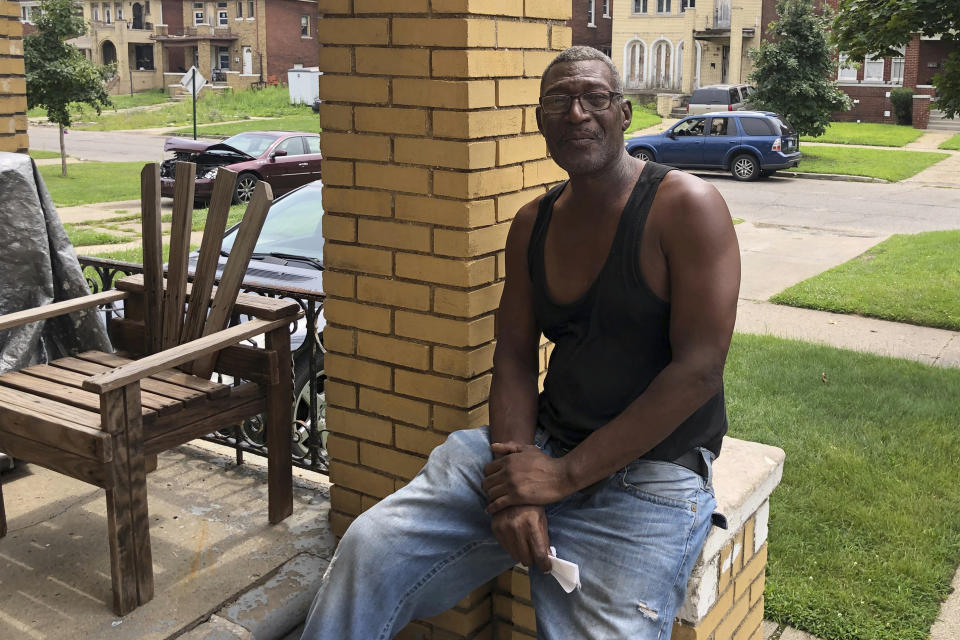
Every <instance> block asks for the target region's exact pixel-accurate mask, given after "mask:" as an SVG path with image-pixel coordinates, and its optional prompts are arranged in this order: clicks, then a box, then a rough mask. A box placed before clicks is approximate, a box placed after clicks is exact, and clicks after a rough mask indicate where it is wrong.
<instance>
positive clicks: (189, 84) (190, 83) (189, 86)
mask: <svg viewBox="0 0 960 640" xmlns="http://www.w3.org/2000/svg"><path fill="white" fill-rule="evenodd" d="M194 72H196V74H197V79H196V87H197V92H199V91H200V89H202V88H203V86H204V85H205V84H207V79H206V78H204V77H203V74H201V73H200V72H199V71H197V68H196V67H190V68H189V69H188V70H187V72H186V73H185V74H183V77H182V78H180V86H181V87H183V90H184V91H186V92H187V93H188V94H191V95H192V94H193V87H194V80H193V74H194Z"/></svg>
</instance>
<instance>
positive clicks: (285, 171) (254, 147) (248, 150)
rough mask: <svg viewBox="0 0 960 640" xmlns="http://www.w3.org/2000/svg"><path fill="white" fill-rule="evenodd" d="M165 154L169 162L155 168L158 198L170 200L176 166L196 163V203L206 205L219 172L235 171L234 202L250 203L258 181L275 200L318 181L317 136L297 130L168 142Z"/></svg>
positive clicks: (176, 139) (318, 138)
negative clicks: (169, 154) (168, 153)
mask: <svg viewBox="0 0 960 640" xmlns="http://www.w3.org/2000/svg"><path fill="white" fill-rule="evenodd" d="M163 150H164V151H172V152H173V154H174V157H173V158H172V159H170V160H166V161H164V162H163V164H162V165H160V194H161V195H164V196H169V197H173V178H174V171H175V164H176V162H178V161H187V162H195V163H196V164H197V182H196V189H195V191H194V198H195V199H196V200H209V199H210V195H211V193H212V192H213V179H214V178H215V177H216V176H217V170H218V169H219V168H220V167H226V168H228V169H230V170H232V171H236V172H237V174H238V175H237V188H236V192H235V193H234V196H233V200H234V202H236V203H240V202H249V201H250V197H251V196H252V195H253V190H254V188H255V187H256V186H257V181H258V180H263V181H265V182H267V183H268V184H269V185H270V186H271V187H272V188H273V194H274V196H279V195H281V194H284V193H286V192H287V191H291V190H293V189H296V188H297V187H299V186H301V185H305V184H307V183H308V182H313V181H314V180H317V179H319V178H320V161H321V156H320V136H319V135H318V134H316V133H304V132H300V131H247V132H245V133H238V134H237V135H235V136H232V137H230V138H227V139H226V140H224V141H223V142H212V141H203V140H188V139H187V138H167V141H166V143H165V144H164V145H163Z"/></svg>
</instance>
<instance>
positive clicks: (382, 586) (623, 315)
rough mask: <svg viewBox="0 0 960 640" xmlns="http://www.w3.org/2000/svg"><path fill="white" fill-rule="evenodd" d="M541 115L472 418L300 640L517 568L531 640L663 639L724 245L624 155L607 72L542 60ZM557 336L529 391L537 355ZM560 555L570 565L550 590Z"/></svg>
mask: <svg viewBox="0 0 960 640" xmlns="http://www.w3.org/2000/svg"><path fill="white" fill-rule="evenodd" d="M540 93H541V97H540V106H539V107H538V108H537V123H538V125H539V129H540V132H541V134H543V136H544V138H545V139H546V143H547V147H548V148H549V150H550V154H551V156H552V157H553V159H554V160H555V161H556V162H557V164H558V165H560V167H562V168H563V169H564V170H565V171H566V172H567V173H568V174H569V176H570V179H569V180H568V181H566V182H564V183H563V184H561V185H559V186H557V187H556V188H554V189H552V190H550V191H549V192H548V193H547V194H545V195H543V196H541V197H539V198H537V199H536V200H534V201H533V202H530V203H529V204H526V205H524V206H523V207H522V208H521V209H520V211H518V212H517V215H516V217H515V218H514V221H513V223H512V226H511V228H510V233H509V236H508V237H507V246H506V260H507V274H506V281H505V285H504V290H503V297H502V299H501V301H500V310H499V317H498V321H497V328H498V336H497V348H496V353H495V356H494V374H493V383H492V388H491V393H490V427H489V431H488V429H486V428H481V429H472V430H465V431H458V432H455V433H453V434H451V435H450V436H449V438H448V439H447V441H446V442H445V443H444V444H443V445H441V446H439V447H437V448H436V449H435V450H434V451H433V453H432V454H431V455H430V458H429V460H428V461H427V464H426V466H425V467H424V469H423V470H422V471H421V472H420V474H419V475H417V477H416V478H414V479H413V480H412V481H411V482H410V484H408V485H407V486H406V487H404V488H403V489H401V490H399V491H397V492H396V493H394V494H393V495H391V496H389V497H387V498H385V499H384V500H383V501H381V502H380V503H378V504H377V505H376V506H374V507H373V508H371V509H369V510H368V511H366V512H365V513H364V514H362V515H361V516H360V517H358V518H357V519H356V521H354V523H353V524H352V525H351V526H350V528H349V529H348V530H347V532H346V534H345V535H344V537H343V540H341V542H340V545H339V548H338V549H337V552H336V554H335V555H334V557H333V559H332V560H331V561H330V566H329V568H328V570H327V573H326V575H325V576H324V579H323V583H322V586H321V587H320V590H319V592H318V593H317V597H316V599H315V601H314V603H313V606H312V607H311V611H310V615H309V617H308V619H307V625H306V629H305V630H304V634H303V637H304V638H308V639H318V638H335V639H337V640H341V639H343V638H351V639H354V640H373V639H375V638H392V637H393V636H394V635H396V634H397V633H398V632H399V631H400V630H401V629H403V628H404V627H405V626H406V625H407V623H409V622H410V621H411V620H414V619H417V618H426V617H429V616H432V615H436V614H438V613H441V612H443V611H445V610H447V609H449V608H450V607H452V606H453V605H455V604H456V603H457V602H458V601H460V600H461V599H462V598H463V597H464V596H466V595H467V594H468V593H470V591H472V590H473V589H475V588H476V587H478V586H480V585H482V584H484V583H486V582H487V581H489V580H491V579H493V578H494V577H496V576H497V575H498V574H500V573H502V572H504V571H506V570H507V569H509V568H510V567H511V566H513V565H514V563H516V562H520V563H522V564H524V565H528V566H536V567H537V568H538V569H539V571H536V570H532V571H531V572H530V582H531V593H532V598H533V603H534V608H535V609H536V614H537V630H538V634H539V636H540V637H542V638H577V639H580V638H616V639H619V638H630V639H632V640H638V639H640V640H653V639H657V638H659V639H661V640H662V639H664V638H669V636H670V632H671V630H672V626H673V618H674V613H675V611H676V610H677V608H678V607H679V605H680V603H681V602H682V601H683V598H684V590H685V588H686V583H687V578H688V576H689V574H690V571H691V569H692V567H693V564H694V562H695V561H696V559H697V556H698V554H699V552H700V549H701V547H702V545H703V542H704V540H705V538H706V536H707V532H708V531H709V528H710V524H711V516H712V515H713V510H714V507H715V505H716V502H715V500H714V495H713V487H712V485H711V465H712V462H713V459H714V457H715V456H716V455H717V454H718V453H719V452H720V443H721V439H722V437H723V434H724V433H725V432H726V428H727V421H726V410H725V405H724V397H723V378H722V374H723V366H724V361H725V359H726V354H727V349H728V347H729V345H730V337H731V334H732V332H733V326H734V319H735V316H736V307H737V295H738V289H739V283H740V257H739V251H738V247H737V241H736V235H735V233H734V230H733V225H732V223H731V220H730V214H729V212H728V211H727V207H726V204H725V203H724V201H723V199H722V198H721V196H720V195H719V193H718V192H717V190H716V189H715V188H714V187H713V186H711V185H710V184H708V183H706V182H704V181H702V180H700V179H698V178H696V177H693V176H691V175H689V174H686V173H682V172H679V171H672V170H671V169H669V168H667V167H664V166H662V165H658V164H654V163H652V162H647V163H644V162H642V161H640V160H637V159H634V158H632V157H630V156H629V155H628V154H627V153H626V151H625V149H624V144H623V132H624V131H625V130H626V129H627V127H628V126H629V124H630V119H631V115H632V107H631V104H630V102H629V101H627V100H625V99H624V98H623V94H622V88H621V86H620V80H619V78H618V75H617V71H616V68H615V67H614V65H613V62H612V61H611V60H610V58H608V57H607V56H605V55H603V54H602V53H600V52H599V51H597V50H595V49H592V48H588V47H572V48H570V49H567V50H566V51H564V52H562V53H561V54H560V55H558V56H557V57H556V58H555V59H554V60H553V62H551V63H550V65H549V66H548V67H547V69H546V71H545V72H544V75H543V79H542V81H541V91H540ZM541 333H543V334H544V335H546V336H547V338H549V339H550V340H552V341H553V342H554V344H555V348H554V351H553V354H552V356H551V358H550V366H549V370H548V373H547V377H546V380H545V383H544V390H543V392H542V393H540V394H538V392H537V375H538V358H537V348H538V345H539V340H540V334H541ZM551 546H553V547H555V549H556V557H557V558H561V559H563V560H567V561H570V562H574V563H576V564H577V565H579V568H580V583H581V587H580V588H578V589H575V590H574V591H573V592H572V593H566V592H565V591H564V589H563V588H562V587H561V585H560V584H559V583H558V581H557V580H556V579H555V578H554V577H553V576H552V575H550V574H549V573H547V572H549V571H550V569H551V563H552V559H551V552H550V547H551Z"/></svg>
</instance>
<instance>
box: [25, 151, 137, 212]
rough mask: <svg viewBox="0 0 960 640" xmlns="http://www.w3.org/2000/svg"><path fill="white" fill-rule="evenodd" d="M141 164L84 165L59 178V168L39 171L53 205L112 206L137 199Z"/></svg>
mask: <svg viewBox="0 0 960 640" xmlns="http://www.w3.org/2000/svg"><path fill="white" fill-rule="evenodd" d="M143 164H144V163H142V162H84V163H79V164H71V165H68V166H67V177H66V178H62V177H60V165H52V166H45V167H39V169H40V175H42V176H43V181H44V182H45V183H46V184H47V189H49V190H50V196H51V197H52V198H53V203H54V204H55V205H57V206H58V207H69V206H73V205H78V204H90V203H91V202H114V201H117V200H137V199H139V198H140V171H141V170H142V169H143Z"/></svg>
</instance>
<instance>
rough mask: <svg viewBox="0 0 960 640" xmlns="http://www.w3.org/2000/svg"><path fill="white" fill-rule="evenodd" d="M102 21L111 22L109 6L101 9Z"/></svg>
mask: <svg viewBox="0 0 960 640" xmlns="http://www.w3.org/2000/svg"><path fill="white" fill-rule="evenodd" d="M103 21H104V22H106V23H107V24H110V23H111V22H112V20H110V7H107V8H105V9H104V10H103Z"/></svg>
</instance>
